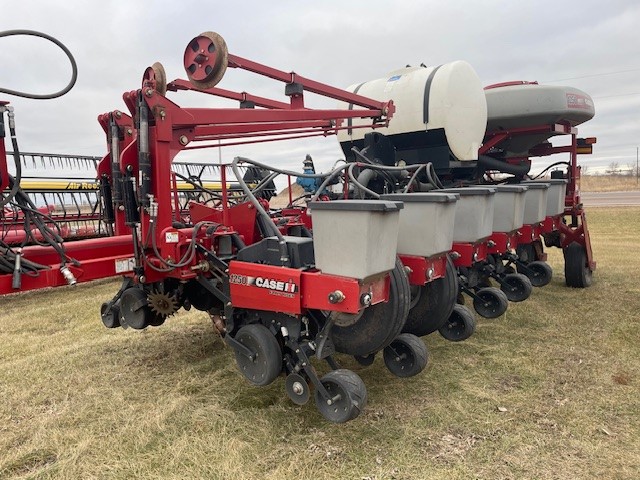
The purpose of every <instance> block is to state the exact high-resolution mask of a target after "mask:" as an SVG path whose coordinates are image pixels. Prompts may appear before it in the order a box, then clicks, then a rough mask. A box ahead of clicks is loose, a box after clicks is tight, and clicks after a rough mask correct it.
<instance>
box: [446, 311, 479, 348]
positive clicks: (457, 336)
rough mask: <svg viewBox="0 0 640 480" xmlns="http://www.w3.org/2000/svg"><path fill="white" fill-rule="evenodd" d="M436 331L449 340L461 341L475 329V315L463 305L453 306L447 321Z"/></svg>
mask: <svg viewBox="0 0 640 480" xmlns="http://www.w3.org/2000/svg"><path fill="white" fill-rule="evenodd" d="M438 331H439V332H440V335H442V336H443V337H444V338H445V339H447V340H449V341H450V342H461V341H463V340H466V339H467V338H469V337H470V336H471V335H473V334H474V332H475V331H476V317H474V316H473V313H472V312H471V310H469V309H468V308H467V307H465V306H464V305H456V306H454V307H453V311H452V312H451V315H450V316H449V319H448V320H447V323H445V324H444V325H443V326H442V327H440V330H438Z"/></svg>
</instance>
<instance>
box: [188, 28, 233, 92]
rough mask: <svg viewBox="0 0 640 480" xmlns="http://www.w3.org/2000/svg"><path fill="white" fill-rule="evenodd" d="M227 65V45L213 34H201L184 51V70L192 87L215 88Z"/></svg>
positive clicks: (222, 39) (218, 36)
mask: <svg viewBox="0 0 640 480" xmlns="http://www.w3.org/2000/svg"><path fill="white" fill-rule="evenodd" d="M228 64H229V52H228V51H227V44H226V43H225V41H224V38H222V37H221V36H220V35H218V34H217V33H215V32H203V33H201V34H200V35H198V36H197V37H196V38H194V39H193V40H191V41H190V42H189V45H188V46H187V48H186V49H185V51H184V68H185V70H186V71H187V77H188V78H189V81H190V82H191V84H192V85H193V86H195V87H196V88H199V89H202V90H206V89H207V88H211V87H215V86H216V85H217V83H218V82H219V81H220V80H221V79H222V77H223V76H224V72H226V70H227V66H228Z"/></svg>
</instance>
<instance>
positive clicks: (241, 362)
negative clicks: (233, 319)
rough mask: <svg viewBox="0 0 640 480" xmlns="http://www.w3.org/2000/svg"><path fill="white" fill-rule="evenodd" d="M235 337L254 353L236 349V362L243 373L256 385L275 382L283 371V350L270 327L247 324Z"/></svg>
mask: <svg viewBox="0 0 640 480" xmlns="http://www.w3.org/2000/svg"><path fill="white" fill-rule="evenodd" d="M235 339H236V340H237V341H238V342H240V343H241V344H243V345H244V346H245V347H247V348H248V349H249V350H250V351H251V353H252V354H253V355H252V357H253V358H250V357H249V356H248V355H246V354H245V353H246V352H243V351H240V350H236V351H235V355H236V363H237V364H238V368H239V369H240V371H241V372H242V374H243V375H244V376H245V377H246V378H247V380H249V381H250V382H251V383H253V384H254V385H259V386H264V385H269V384H270V383H271V382H273V381H274V380H275V379H276V378H277V377H278V375H280V372H281V371H282V350H281V349H280V345H279V344H278V341H277V340H276V337H274V336H273V335H272V334H271V332H270V331H269V329H268V328H266V327H265V326H263V325H260V324H257V323H254V324H251V325H245V326H244V327H242V328H241V329H240V330H238V333H237V334H236V336H235Z"/></svg>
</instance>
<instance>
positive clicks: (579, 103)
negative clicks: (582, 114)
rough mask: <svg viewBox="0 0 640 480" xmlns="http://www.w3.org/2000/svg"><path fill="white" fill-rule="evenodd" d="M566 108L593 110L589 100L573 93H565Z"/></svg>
mask: <svg viewBox="0 0 640 480" xmlns="http://www.w3.org/2000/svg"><path fill="white" fill-rule="evenodd" d="M567 107H568V108H584V109H588V108H593V102H592V101H591V99H589V98H587V97H585V96H584V95H577V94H575V93H567Z"/></svg>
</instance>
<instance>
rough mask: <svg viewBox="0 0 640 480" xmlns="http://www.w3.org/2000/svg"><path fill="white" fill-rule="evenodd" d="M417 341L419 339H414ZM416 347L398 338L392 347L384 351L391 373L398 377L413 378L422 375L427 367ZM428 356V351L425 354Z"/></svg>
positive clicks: (385, 360) (386, 363)
mask: <svg viewBox="0 0 640 480" xmlns="http://www.w3.org/2000/svg"><path fill="white" fill-rule="evenodd" d="M413 338H415V339H416V340H417V341H421V340H418V338H417V337H413ZM416 347H417V345H416V346H413V345H411V344H410V343H409V342H405V341H403V340H402V339H401V338H398V339H396V340H394V341H393V342H391V345H389V346H388V347H386V348H385V349H384V353H383V355H384V363H385V365H386V366H387V368H388V369H389V371H390V372H391V373H392V374H394V375H395V376H397V377H412V376H414V375H416V374H418V373H420V372H421V371H422V370H423V369H424V367H425V365H426V363H425V364H423V361H422V359H421V358H419V352H417V351H416ZM424 353H425V354H426V351H425V352H424Z"/></svg>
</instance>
